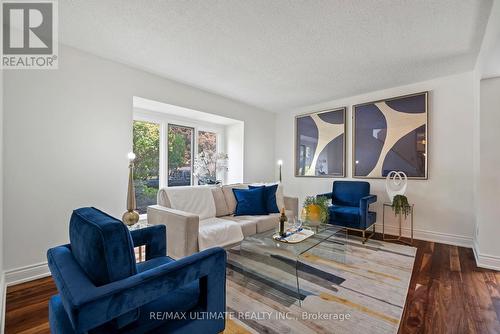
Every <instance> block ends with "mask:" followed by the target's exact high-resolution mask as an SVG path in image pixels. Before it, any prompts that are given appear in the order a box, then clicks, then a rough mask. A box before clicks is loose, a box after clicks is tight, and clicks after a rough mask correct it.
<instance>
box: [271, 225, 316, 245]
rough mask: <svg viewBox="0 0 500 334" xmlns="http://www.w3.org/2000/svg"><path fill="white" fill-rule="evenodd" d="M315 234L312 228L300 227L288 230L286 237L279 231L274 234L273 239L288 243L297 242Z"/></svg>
mask: <svg viewBox="0 0 500 334" xmlns="http://www.w3.org/2000/svg"><path fill="white" fill-rule="evenodd" d="M313 235H314V231H313V230H310V229H305V228H300V229H298V230H296V231H287V232H286V237H282V236H280V235H279V233H278V232H276V233H275V234H273V239H274V240H276V241H279V242H283V243H287V244H296V243H299V242H301V241H304V240H306V239H307V238H309V237H311V236H313Z"/></svg>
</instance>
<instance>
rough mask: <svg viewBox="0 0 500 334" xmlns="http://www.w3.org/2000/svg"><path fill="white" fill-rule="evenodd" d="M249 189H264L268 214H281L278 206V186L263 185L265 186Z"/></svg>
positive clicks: (250, 186)
mask: <svg viewBox="0 0 500 334" xmlns="http://www.w3.org/2000/svg"><path fill="white" fill-rule="evenodd" d="M248 188H249V189H255V188H264V201H265V204H266V211H267V213H279V212H280V210H279V209H278V205H277V204H276V191H277V190H278V185H277V184H273V185H267V186H266V185H263V186H252V185H249V186H248Z"/></svg>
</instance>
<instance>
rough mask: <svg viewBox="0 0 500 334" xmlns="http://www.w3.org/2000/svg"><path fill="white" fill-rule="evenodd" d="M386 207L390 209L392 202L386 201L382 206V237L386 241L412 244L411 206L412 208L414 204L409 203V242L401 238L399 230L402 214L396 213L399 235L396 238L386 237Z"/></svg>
mask: <svg viewBox="0 0 500 334" xmlns="http://www.w3.org/2000/svg"><path fill="white" fill-rule="evenodd" d="M386 207H390V208H391V209H392V203H388V202H386V203H384V205H383V206H382V239H383V240H386V241H398V242H401V243H404V244H406V245H410V246H411V245H413V208H414V204H410V233H411V237H410V242H408V241H406V240H404V239H402V238H403V236H402V233H401V230H402V227H401V224H402V221H403V214H399V215H398V222H399V235H398V237H397V238H386V237H385V208H386Z"/></svg>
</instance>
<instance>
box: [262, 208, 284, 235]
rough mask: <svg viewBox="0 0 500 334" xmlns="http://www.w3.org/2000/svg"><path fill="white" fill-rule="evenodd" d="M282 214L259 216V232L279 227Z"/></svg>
mask: <svg viewBox="0 0 500 334" xmlns="http://www.w3.org/2000/svg"><path fill="white" fill-rule="evenodd" d="M279 222H280V214H279V213H273V214H270V215H268V216H259V217H257V233H263V232H266V231H269V230H273V229H274V230H277V229H278V228H279Z"/></svg>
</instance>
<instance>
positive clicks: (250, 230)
mask: <svg viewBox="0 0 500 334" xmlns="http://www.w3.org/2000/svg"><path fill="white" fill-rule="evenodd" d="M256 217H259V216H226V217H224V219H227V220H231V221H234V222H236V223H238V224H240V226H241V232H243V236H244V237H248V236H249V235H254V234H255V233H257V219H256ZM266 217H267V216H266Z"/></svg>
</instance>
